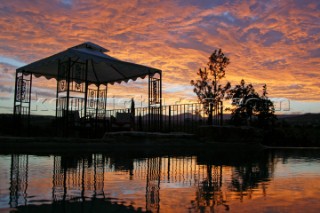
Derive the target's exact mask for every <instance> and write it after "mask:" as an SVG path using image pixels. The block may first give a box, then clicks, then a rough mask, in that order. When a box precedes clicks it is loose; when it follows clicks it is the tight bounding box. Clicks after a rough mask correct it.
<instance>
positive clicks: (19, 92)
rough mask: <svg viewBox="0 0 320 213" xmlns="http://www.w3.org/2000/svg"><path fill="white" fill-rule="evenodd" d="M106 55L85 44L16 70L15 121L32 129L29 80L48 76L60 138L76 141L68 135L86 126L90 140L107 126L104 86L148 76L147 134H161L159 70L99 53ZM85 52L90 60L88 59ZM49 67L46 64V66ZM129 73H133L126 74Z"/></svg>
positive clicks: (100, 50) (102, 49)
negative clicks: (53, 88)
mask: <svg viewBox="0 0 320 213" xmlns="http://www.w3.org/2000/svg"><path fill="white" fill-rule="evenodd" d="M79 48H81V49H79ZM106 51H107V50H106V49H104V48H101V47H100V46H98V45H95V44H93V43H84V44H81V45H78V46H75V47H73V48H69V49H68V50H67V51H64V52H61V53H59V54H60V55H61V56H60V57H58V56H59V54H56V55H53V56H51V57H48V58H45V59H42V60H40V61H37V62H34V63H32V64H29V65H27V66H25V67H22V68H18V69H17V70H16V80H15V93H14V117H15V118H16V120H17V122H18V121H20V122H21V121H22V120H25V119H22V118H24V117H26V118H27V119H26V120H27V126H28V127H29V126H30V109H31V89H32V76H33V75H35V76H36V77H38V76H45V77H48V76H49V75H50V76H49V77H50V78H55V79H56V80H57V86H56V115H55V116H56V124H57V130H58V131H57V133H58V135H59V136H67V137H68V136H75V135H74V134H71V132H74V130H76V129H79V128H80V129H81V128H82V129H81V130H83V128H85V127H88V126H90V130H88V134H89V132H90V134H91V136H93V135H94V134H96V133H97V131H98V130H99V129H100V130H103V131H104V132H105V130H106V129H107V127H106V126H107V125H108V121H107V120H106V107H107V89H108V85H109V84H113V83H114V82H122V81H125V82H127V81H128V80H136V79H137V78H138V77H142V78H144V76H146V75H148V77H149V81H148V88H149V90H148V97H149V101H148V109H149V125H148V129H149V130H152V131H161V128H162V116H161V115H162V110H161V107H162V79H161V78H162V71H161V70H157V69H154V68H148V67H145V66H142V65H137V64H133V63H129V62H123V61H120V60H117V59H115V58H112V57H110V56H108V55H106V54H104V53H103V52H106ZM84 53H85V54H88V55H89V56H88V57H87V56H86V55H85V54H84ZM66 56H68V57H66ZM37 63H38V64H40V66H41V67H42V68H43V69H45V68H46V66H50V67H49V69H51V70H50V73H49V71H47V72H43V73H42V72H41V71H39V70H40V68H39V66H38V64H37ZM48 63H50V65H47V64H48ZM35 64H37V65H35ZM101 64H102V65H103V66H104V67H103V68H101ZM120 68H124V69H125V70H122V69H120ZM131 68H132V69H133V70H134V71H132V72H130V69H131ZM55 69H57V70H55ZM97 69H99V70H97ZM103 69H107V70H103ZM89 72H90V79H89ZM107 72H112V74H110V75H113V76H112V77H111V80H110V79H108V75H106V73H107ZM48 73H49V74H48ZM101 76H102V77H101ZM150 119H152V120H150ZM153 124H156V125H153ZM87 129H88V128H87ZM92 130H93V131H92ZM19 131H20V130H19ZM80 132H83V131H80ZM93 137H94V136H93Z"/></svg>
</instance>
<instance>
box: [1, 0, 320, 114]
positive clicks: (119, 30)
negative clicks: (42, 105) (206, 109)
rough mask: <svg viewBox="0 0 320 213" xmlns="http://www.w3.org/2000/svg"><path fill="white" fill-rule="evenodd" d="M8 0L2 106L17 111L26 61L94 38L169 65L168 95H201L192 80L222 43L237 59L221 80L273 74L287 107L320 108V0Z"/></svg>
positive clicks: (116, 94) (134, 87) (138, 93)
mask: <svg viewBox="0 0 320 213" xmlns="http://www.w3.org/2000/svg"><path fill="white" fill-rule="evenodd" d="M0 3H1V4H0V31H1V33H0V44H1V45H0V113H12V108H13V107H12V105H13V98H12V97H13V93H14V79H15V69H16V68H17V67H20V66H23V65H25V64H29V63H31V62H33V61H36V60H39V59H41V58H44V57H47V56H50V55H53V54H55V53H57V52H60V51H63V50H65V49H67V48H69V47H72V46H75V45H78V44H80V43H83V42H86V41H90V42H93V43H96V44H98V45H100V46H102V47H104V48H106V49H108V50H110V52H108V54H109V55H111V56H113V57H116V58H118V59H121V60H125V61H130V62H134V63H138V64H143V65H147V66H152V67H155V68H158V69H161V70H162V71H163V97H164V103H165V104H174V103H190V102H196V101H197V97H196V95H195V94H194V93H193V91H192V87H191V86H190V80H195V79H197V75H196V72H197V70H198V69H199V68H203V67H205V66H206V64H207V62H208V57H209V56H210V54H211V53H212V52H213V51H214V50H215V49H218V48H221V49H222V51H223V52H224V53H225V55H226V56H227V57H229V59H230V62H231V63H230V64H229V65H228V67H227V69H226V70H227V71H226V78H225V79H224V80H223V81H222V82H221V84H223V83H224V82H226V81H230V82H231V84H232V85H235V84H238V83H239V82H240V81H241V79H244V80H245V81H246V83H252V84H253V85H254V86H255V88H256V90H257V91H262V87H261V86H262V85H263V84H267V85H268V92H269V97H270V98H271V99H272V100H274V101H275V103H276V110H277V111H278V113H292V114H293V113H308V112H313V113H314V112H316V113H319V112H320V1H319V0H281V1H280V0H247V1H241V0H127V1H124V0H104V1H99V0H28V1H26V0H10V1H8V0H0ZM54 88H55V82H54V81H53V80H50V81H46V80H45V79H44V78H39V79H35V80H34V90H33V91H34V92H35V93H36V94H37V98H38V99H39V97H40V98H46V97H50V96H51V97H55V89H54ZM147 90H148V88H147V85H146V81H145V80H137V81H136V82H130V83H129V84H125V83H122V84H120V85H114V86H110V87H109V95H108V96H109V97H110V99H109V100H110V102H109V104H111V102H113V103H114V102H116V105H117V107H118V106H125V105H126V103H128V100H130V99H131V97H134V98H135V100H137V101H138V102H141V104H143V102H144V101H145V97H146V96H147ZM113 98H114V99H116V101H115V100H112V99H113ZM33 99H34V102H36V101H37V99H36V98H34V96H33ZM37 104H39V101H38V102H37V103H35V104H33V107H34V106H35V105H37Z"/></svg>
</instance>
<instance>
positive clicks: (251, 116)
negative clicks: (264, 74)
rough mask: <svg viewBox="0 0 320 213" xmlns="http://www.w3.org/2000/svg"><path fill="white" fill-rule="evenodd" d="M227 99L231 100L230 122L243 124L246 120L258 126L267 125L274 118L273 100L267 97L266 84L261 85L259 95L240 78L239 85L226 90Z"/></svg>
mask: <svg viewBox="0 0 320 213" xmlns="http://www.w3.org/2000/svg"><path fill="white" fill-rule="evenodd" d="M227 93H228V95H227V99H231V100H232V103H231V105H232V107H231V108H228V109H227V110H230V111H231V122H232V123H233V124H236V125H245V124H247V122H250V124H251V125H252V124H254V122H255V124H256V125H258V126H263V127H264V126H267V125H268V124H269V123H270V122H273V121H274V119H276V116H275V115H274V111H275V109H274V105H273V102H272V101H271V100H270V99H269V98H268V97H267V94H268V93H267V85H263V90H262V95H261V96H260V95H259V94H258V93H257V92H256V91H255V89H254V87H253V86H252V84H248V85H246V84H245V81H244V80H241V82H240V84H239V85H236V86H235V87H234V88H232V89H230V90H228V92H227Z"/></svg>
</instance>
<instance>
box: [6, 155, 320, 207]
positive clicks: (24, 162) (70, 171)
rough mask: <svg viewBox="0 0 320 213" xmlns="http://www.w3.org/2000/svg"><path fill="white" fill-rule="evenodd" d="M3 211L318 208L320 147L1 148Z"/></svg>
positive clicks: (319, 204) (319, 198) (319, 196)
mask: <svg viewBox="0 0 320 213" xmlns="http://www.w3.org/2000/svg"><path fill="white" fill-rule="evenodd" d="M0 168H1V173H0V184H1V185H0V212H1V213H2V212H36V213H37V212H146V211H147V212H304V213H306V212H319V211H320V150H262V151H259V152H257V151H256V152H252V153H250V152H241V151H240V152H236V151H234V152H230V153H229V152H227V151H225V152H215V151H212V152H211V151H208V150H206V151H201V150H200V151H189V152H183V153H179V152H165V153H162V152H156V151H154V152H148V151H146V152H133V151H127V152H110V153H77V154H51V155H35V154H32V155H31V154H2V155H0Z"/></svg>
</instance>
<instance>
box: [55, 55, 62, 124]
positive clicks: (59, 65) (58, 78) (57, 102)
mask: <svg viewBox="0 0 320 213" xmlns="http://www.w3.org/2000/svg"><path fill="white" fill-rule="evenodd" d="M60 69H61V61H60V59H59V61H58V75H57V89H56V122H57V119H58V107H59V106H58V104H59V101H58V100H59V81H60Z"/></svg>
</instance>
